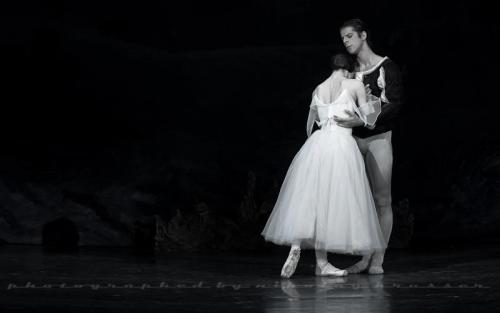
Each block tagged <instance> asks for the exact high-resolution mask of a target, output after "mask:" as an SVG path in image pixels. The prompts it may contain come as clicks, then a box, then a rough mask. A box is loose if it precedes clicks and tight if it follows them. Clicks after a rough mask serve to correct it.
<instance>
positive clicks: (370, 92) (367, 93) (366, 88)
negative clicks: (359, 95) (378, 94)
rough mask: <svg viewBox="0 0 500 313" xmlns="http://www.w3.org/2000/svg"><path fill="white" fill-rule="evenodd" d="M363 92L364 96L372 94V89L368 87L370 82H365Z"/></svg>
mask: <svg viewBox="0 0 500 313" xmlns="http://www.w3.org/2000/svg"><path fill="white" fill-rule="evenodd" d="M365 92H366V97H367V98H368V96H370V95H371V94H372V90H371V89H370V84H366V86H365Z"/></svg>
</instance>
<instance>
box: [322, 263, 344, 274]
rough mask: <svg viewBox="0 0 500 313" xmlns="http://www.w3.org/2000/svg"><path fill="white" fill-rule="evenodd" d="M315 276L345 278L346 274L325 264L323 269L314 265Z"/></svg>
mask: <svg viewBox="0 0 500 313" xmlns="http://www.w3.org/2000/svg"><path fill="white" fill-rule="evenodd" d="M315 274H316V276H346V275H347V274H348V272H347V271H346V270H341V269H340V268H336V267H335V266H333V265H331V264H330V263H327V264H326V265H325V266H323V268H320V266H319V265H318V264H316V270H315Z"/></svg>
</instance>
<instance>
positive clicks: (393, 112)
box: [352, 58, 403, 138]
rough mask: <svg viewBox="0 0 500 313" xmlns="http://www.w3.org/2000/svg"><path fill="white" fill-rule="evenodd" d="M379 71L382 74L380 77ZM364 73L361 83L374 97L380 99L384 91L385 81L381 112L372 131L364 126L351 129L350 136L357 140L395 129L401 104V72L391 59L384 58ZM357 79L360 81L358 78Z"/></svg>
mask: <svg viewBox="0 0 500 313" xmlns="http://www.w3.org/2000/svg"><path fill="white" fill-rule="evenodd" d="M381 69H383V70H381ZM381 71H382V72H383V74H382V75H381ZM364 73H365V74H363V75H362V80H363V83H364V84H365V85H367V84H369V85H370V86H369V87H370V89H371V93H372V95H374V96H376V97H379V98H380V97H381V96H382V92H383V91H384V88H383V87H384V86H383V85H384V83H383V82H384V81H385V97H382V99H381V100H382V112H381V113H380V115H379V116H378V119H377V122H376V123H375V127H374V128H373V129H369V128H367V127H364V126H360V127H354V128H353V132H352V134H353V135H354V136H356V137H359V138H366V137H370V136H374V135H378V134H381V133H385V132H387V131H389V130H392V129H394V128H395V127H396V118H397V116H398V114H399V111H400V110H401V106H402V104H403V84H402V77H401V71H400V69H399V67H398V66H397V65H396V63H394V62H393V61H392V60H391V59H389V58H385V60H383V61H382V62H381V63H380V64H379V65H378V66H377V67H376V68H374V69H371V70H369V71H366V72H364ZM358 75H360V73H358ZM384 76H385V77H384ZM358 79H360V78H359V76H358ZM387 101H388V102H387Z"/></svg>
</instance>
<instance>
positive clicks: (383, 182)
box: [347, 133, 393, 274]
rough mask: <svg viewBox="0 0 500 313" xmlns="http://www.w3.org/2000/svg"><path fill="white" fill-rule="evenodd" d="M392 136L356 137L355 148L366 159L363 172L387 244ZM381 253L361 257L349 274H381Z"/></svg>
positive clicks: (390, 217) (389, 225)
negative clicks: (365, 175)
mask: <svg viewBox="0 0 500 313" xmlns="http://www.w3.org/2000/svg"><path fill="white" fill-rule="evenodd" d="M391 137H392V133H386V134H383V135H376V136H374V138H365V139H360V138H357V140H356V141H357V143H358V147H359V149H360V151H361V153H362V154H363V156H364V157H365V165H366V172H367V175H368V179H369V180H370V186H371V189H372V194H373V198H374V201H375V206H376V208H377V216H378V219H379V223H380V228H381V231H382V235H383V236H384V239H385V241H386V242H389V238H390V236H391V231H392V224H393V221H392V205H391V203H392V197H391V177H392V163H393V156H392V143H391ZM384 255H385V250H384V251H378V252H375V253H373V254H367V255H364V256H363V257H362V259H361V261H359V262H357V263H356V264H354V265H352V266H350V267H348V268H347V270H348V272H349V273H361V272H363V271H365V270H367V269H368V272H369V273H370V274H382V273H383V272H384V270H383V268H382V264H383V262H384Z"/></svg>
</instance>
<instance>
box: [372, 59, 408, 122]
mask: <svg viewBox="0 0 500 313" xmlns="http://www.w3.org/2000/svg"><path fill="white" fill-rule="evenodd" d="M382 68H383V71H384V74H385V99H381V100H382V102H383V103H384V104H383V106H382V112H381V113H380V116H379V117H378V123H385V122H388V121H391V120H393V119H395V118H396V117H397V116H398V114H399V111H400V110H401V106H402V104H403V84H402V77H401V71H400V70H399V67H398V66H397V65H396V63H394V62H392V61H390V62H385V64H384V65H383V66H382ZM382 68H381V70H382Z"/></svg>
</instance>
